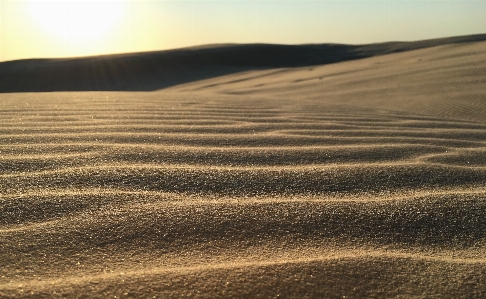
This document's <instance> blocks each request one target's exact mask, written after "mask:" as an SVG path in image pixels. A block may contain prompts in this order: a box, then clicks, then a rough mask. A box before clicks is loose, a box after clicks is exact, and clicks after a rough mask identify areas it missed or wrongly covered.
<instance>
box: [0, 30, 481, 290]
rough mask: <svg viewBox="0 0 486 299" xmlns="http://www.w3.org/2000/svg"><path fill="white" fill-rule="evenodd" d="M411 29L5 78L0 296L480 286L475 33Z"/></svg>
mask: <svg viewBox="0 0 486 299" xmlns="http://www.w3.org/2000/svg"><path fill="white" fill-rule="evenodd" d="M459 41H462V40H460V39H459ZM423 43H424V44H423V45H428V46H435V47H427V48H424V49H418V50H414V48H413V47H412V48H403V47H405V46H407V47H410V46H411V45H410V44H408V45H405V44H393V43H390V44H386V48H387V49H388V50H387V51H391V50H390V49H392V48H393V47H394V48H393V49H395V50H394V51H391V52H396V51H400V52H401V53H394V54H389V55H384V56H376V57H371V58H365V59H361V60H357V61H345V62H341V63H335V64H331V65H315V66H312V67H310V66H308V65H307V66H300V67H294V68H272V69H270V68H267V69H259V70H249V69H247V70H246V71H245V72H238V73H233V71H231V70H228V75H226V76H222V77H214V78H213V77H211V78H209V77H208V78H206V79H205V80H199V81H196V82H190V83H187V84H180V85H177V86H173V87H171V88H168V89H165V90H160V91H156V92H53V93H10V94H9V93H4V94H1V95H0V115H1V117H0V169H1V172H0V194H1V195H0V215H1V217H0V244H1V246H0V265H1V267H0V297H2V298H53V297H54V298H55V297H70V298H79V297H86V298H153V297H155V298H182V297H191V298H192V297H194V298H365V297H373V298H392V297H396V298H483V297H485V296H486V281H485V279H486V220H485V217H484V215H485V214H486V116H485V115H486V102H485V101H486V84H484V83H485V82H486V75H485V74H486V54H485V53H486V43H485V42H474V43H473V42H471V40H469V42H468V43H455V44H448V45H444V44H439V45H437V44H435V43H437V41H435V42H423ZM428 43H432V44H428ZM228 47H230V46H225V47H223V48H228ZM380 47H385V46H384V45H381V46H380ZM400 47H402V48H400ZM230 48H231V47H230ZM419 48H423V47H419ZM381 49H382V51H384V50H383V48H381ZM397 49H398V50H397ZM193 50H194V51H195V50H197V49H193ZM404 50H409V51H404ZM402 51H404V52H402ZM370 56H373V55H370ZM230 73H232V74H230ZM199 79H203V78H202V77H201V78H199ZM179 83H181V82H179Z"/></svg>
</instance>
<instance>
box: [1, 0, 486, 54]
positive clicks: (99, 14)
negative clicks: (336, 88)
mask: <svg viewBox="0 0 486 299" xmlns="http://www.w3.org/2000/svg"><path fill="white" fill-rule="evenodd" d="M477 33H486V0H472V1H471V0H470V1H467V0H466V1H458V0H454V1H450V0H414V1H410V0H408V1H404V0H382V1H375V0H360V1H346V0H341V1H329V0H313V1H305V0H301V1H278V0H273V1H272V0H259V1H252V0H239V1H238V0H236V1H232V0H226V1H222V0H213V1H206V0H192V1H185V0H169V1H164V0H153V1H150V0H125V1H116V0H114V1H110V0H106V1H43V0H38V1H26V0H0V61H7V60H15V59H24V58H52V57H71V56H86V55H97V54H112V53H126V52H140V51H153V50H165V49H173V48H181V47H188V46H196V45H204V44H214V43H279V44H303V43H350V44H362V43H373V42H382V41H397V40H399V41H411V40H420V39H429V38H437V37H447V36H456V35H468V34H477Z"/></svg>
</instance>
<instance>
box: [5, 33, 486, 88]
mask: <svg viewBox="0 0 486 299" xmlns="http://www.w3.org/2000/svg"><path fill="white" fill-rule="evenodd" d="M484 40H486V34H480V35H470V36H460V37H450V38H441V39H431V40H423V41H415V42H388V43H378V44H368V45H343V44H319V45H315V44H312V45H271V44H248V45H214V46H204V47H193V48H184V49H176V50H168V51H158V52H145V53H130V54H118V55H107V56H95V57H83V58H67V59H28V60H18V61H8V62H3V63H0V92H3V93H7V92H45V91H119V90H120V91H122V90H124V91H153V90H158V89H162V88H166V87H170V86H174V85H178V84H182V83H188V82H193V81H198V80H202V79H208V78H212V77H217V76H223V75H227V74H231V73H236V72H242V71H247V70H255V69H267V68H282V67H302V66H311V65H323V64H329V63H336V62H342V61H347V60H355V59H361V58H366V57H371V56H377V55H383V54H390V53H396V52H403V51H408V50H415V49H421V48H426V47H432V46H439V45H445V44H451V43H470V42H477V41H484Z"/></svg>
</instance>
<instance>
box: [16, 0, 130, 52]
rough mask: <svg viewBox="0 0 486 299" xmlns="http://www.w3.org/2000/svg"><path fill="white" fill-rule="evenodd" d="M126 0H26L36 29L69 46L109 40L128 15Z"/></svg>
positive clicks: (94, 44)
mask: <svg viewBox="0 0 486 299" xmlns="http://www.w3.org/2000/svg"><path fill="white" fill-rule="evenodd" d="M124 3H125V1H107V0H105V1H32V0H31V1H26V3H25V4H26V9H27V13H28V15H29V19H30V20H31V22H32V23H33V25H34V26H35V27H36V28H37V30H39V31H42V33H43V34H45V35H48V36H49V37H50V38H52V39H55V40H56V41H57V42H62V43H64V45H65V46H68V47H74V48H75V47H78V48H79V47H84V48H87V47H93V46H96V45H99V44H101V43H104V42H107V40H109V39H110V36H111V35H112V34H114V33H115V31H116V29H117V28H118V27H119V26H120V24H121V22H122V21H123V18H124V15H125V10H126V7H125V4H124Z"/></svg>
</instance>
